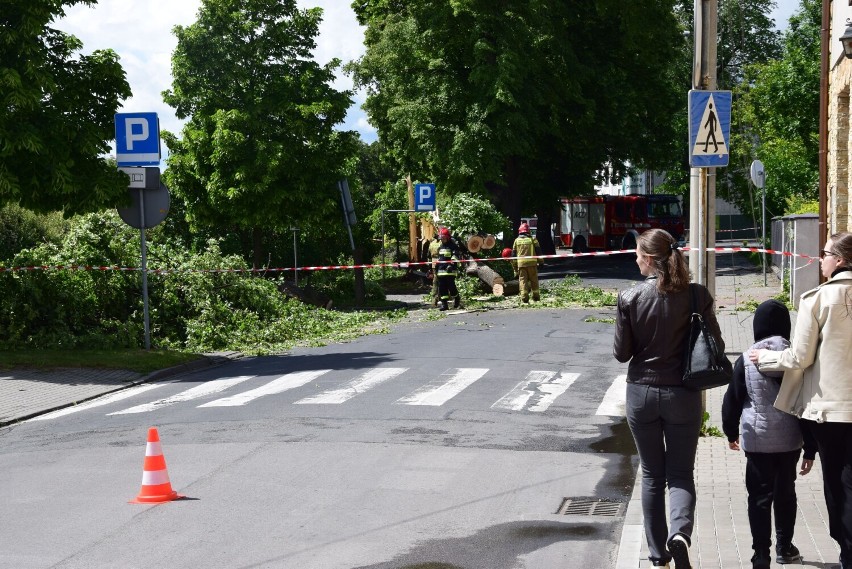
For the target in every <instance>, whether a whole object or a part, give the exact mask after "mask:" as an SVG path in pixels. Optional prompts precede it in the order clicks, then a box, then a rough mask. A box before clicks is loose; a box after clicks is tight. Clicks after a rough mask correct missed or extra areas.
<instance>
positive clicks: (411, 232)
mask: <svg viewBox="0 0 852 569" xmlns="http://www.w3.org/2000/svg"><path fill="white" fill-rule="evenodd" d="M405 183H406V184H407V185H408V209H410V210H412V211H413V210H414V184H413V183H412V182H411V174H408V175H407V176H406V177H405ZM408 260H409V261H411V262H412V263H416V262H417V261H419V260H420V247H418V246H417V221H416V218H415V217H414V214H413V213H409V214H408Z"/></svg>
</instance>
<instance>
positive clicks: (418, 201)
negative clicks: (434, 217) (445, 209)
mask: <svg viewBox="0 0 852 569" xmlns="http://www.w3.org/2000/svg"><path fill="white" fill-rule="evenodd" d="M414 209H415V210H417V211H435V184H415V186H414Z"/></svg>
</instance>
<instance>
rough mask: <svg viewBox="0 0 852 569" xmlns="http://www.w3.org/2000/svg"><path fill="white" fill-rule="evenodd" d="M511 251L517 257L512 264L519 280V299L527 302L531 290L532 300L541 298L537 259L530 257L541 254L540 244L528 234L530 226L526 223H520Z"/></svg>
mask: <svg viewBox="0 0 852 569" xmlns="http://www.w3.org/2000/svg"><path fill="white" fill-rule="evenodd" d="M512 252H513V253H514V256H515V257H519V259H518V260H516V261H513V262H512V264H513V265H514V268H515V272H517V273H518V279H519V281H520V283H519V284H520V294H521V301H522V302H529V301H530V292H532V299H533V300H534V301H539V300H541V295H540V293H539V290H538V264H539V260H538V259H535V258H532V257H533V256H535V255H541V246H540V245H539V244H538V239H536V238H535V237H532V236H531V235H530V228H529V225H527V224H526V223H522V224H521V226H520V227H519V228H518V238H517V239H515V243H514V245H512ZM524 257H530V258H524Z"/></svg>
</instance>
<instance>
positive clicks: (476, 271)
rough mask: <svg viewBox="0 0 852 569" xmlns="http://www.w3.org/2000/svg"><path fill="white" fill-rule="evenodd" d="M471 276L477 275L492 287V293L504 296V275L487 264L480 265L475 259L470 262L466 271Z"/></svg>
mask: <svg viewBox="0 0 852 569" xmlns="http://www.w3.org/2000/svg"><path fill="white" fill-rule="evenodd" d="M465 272H466V273H467V274H468V275H470V276H475V277H477V278H478V279H479V280H480V281H482V282H483V283H485V284H486V285H488V286H489V287H490V288H491V294H493V295H494V296H503V292H504V291H503V277H501V276H500V274H499V273H498V272H497V271H495V270H494V269H492V268H491V267H489V266H487V265H480V264H479V263H477V262H475V261H471V262H470V263H468V266H467V270H466V271H465Z"/></svg>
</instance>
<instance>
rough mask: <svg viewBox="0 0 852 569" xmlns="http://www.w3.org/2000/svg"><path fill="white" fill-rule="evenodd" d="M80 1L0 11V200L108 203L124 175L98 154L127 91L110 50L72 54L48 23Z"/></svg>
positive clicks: (18, 3)
mask: <svg viewBox="0 0 852 569" xmlns="http://www.w3.org/2000/svg"><path fill="white" fill-rule="evenodd" d="M75 4H86V5H92V4H95V2H94V1H88V0H11V1H5V2H3V8H2V10H0V34H2V38H3V39H2V42H0V141H1V142H0V205H3V204H6V203H17V204H19V205H21V206H23V207H25V208H27V209H30V210H33V211H40V212H49V211H63V212H64V213H65V215H71V214H73V213H81V212H90V211H96V210H99V209H103V208H104V207H111V206H115V205H116V204H117V203H120V202H121V200H122V198H123V197H124V196H125V194H126V188H127V176H125V175H124V174H122V173H121V172H119V171H118V170H117V169H116V168H115V164H110V163H109V162H108V161H107V160H105V159H104V158H103V157H102V156H103V155H104V154H107V153H108V152H109V150H110V146H109V143H110V141H111V140H113V139H114V138H115V130H114V115H115V112H116V110H117V109H118V107H119V104H120V101H121V100H123V99H126V98H128V97H129V96H130V95H131V92H130V87H129V85H128V84H127V80H126V79H125V74H124V70H123V69H122V68H121V65H120V64H119V62H118V55H117V54H116V53H115V52H114V51H112V50H98V51H95V52H93V53H92V54H91V55H80V54H77V53H76V52H78V51H79V50H80V49H81V48H82V43H81V42H80V41H79V40H78V39H77V38H75V37H74V36H71V35H69V34H66V33H64V32H61V31H59V30H56V29H53V28H51V27H49V25H48V24H50V22H52V21H53V20H54V19H56V18H61V17H62V16H64V15H65V10H64V9H65V7H66V6H73V5H75Z"/></svg>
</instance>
